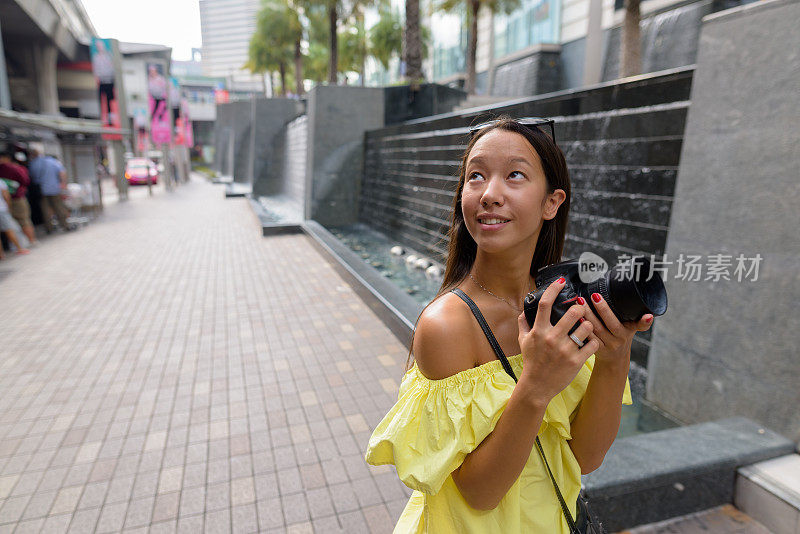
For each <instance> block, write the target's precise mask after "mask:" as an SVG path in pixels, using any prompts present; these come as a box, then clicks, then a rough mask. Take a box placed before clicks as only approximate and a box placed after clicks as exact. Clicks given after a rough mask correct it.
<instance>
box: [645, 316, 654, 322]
mask: <svg viewBox="0 0 800 534" xmlns="http://www.w3.org/2000/svg"><path fill="white" fill-rule="evenodd" d="M652 320H653V318H652V317H648V318H647V319H645V320H644V322H646V323H649V322H650V321H652Z"/></svg>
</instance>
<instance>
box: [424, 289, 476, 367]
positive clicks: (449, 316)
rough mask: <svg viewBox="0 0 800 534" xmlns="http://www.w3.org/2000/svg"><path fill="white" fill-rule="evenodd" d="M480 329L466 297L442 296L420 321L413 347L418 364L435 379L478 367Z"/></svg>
mask: <svg viewBox="0 0 800 534" xmlns="http://www.w3.org/2000/svg"><path fill="white" fill-rule="evenodd" d="M473 323H474V324H473ZM478 329H479V327H478V325H477V322H476V321H475V317H474V316H473V315H472V312H471V311H470V309H469V307H468V306H467V305H466V303H465V302H464V301H463V300H461V299H460V298H459V297H458V296H456V295H454V294H453V293H445V294H444V295H442V296H440V297H439V298H437V299H436V300H434V301H433V302H432V303H431V304H430V305H429V306H428V307H427V308H425V310H424V311H423V312H422V314H421V315H420V317H419V321H418V322H417V328H416V330H415V333H414V345H413V347H412V352H413V353H414V359H415V360H416V362H417V367H419V370H420V371H422V374H423V375H425V376H426V377H427V378H429V379H431V380H439V379H442V378H447V377H448V376H452V375H454V374H456V373H459V372H461V371H465V370H466V369H471V368H472V367H475V364H476V363H477V357H476V349H477V347H478V342H479V341H480V338H478V337H477V336H476V330H478Z"/></svg>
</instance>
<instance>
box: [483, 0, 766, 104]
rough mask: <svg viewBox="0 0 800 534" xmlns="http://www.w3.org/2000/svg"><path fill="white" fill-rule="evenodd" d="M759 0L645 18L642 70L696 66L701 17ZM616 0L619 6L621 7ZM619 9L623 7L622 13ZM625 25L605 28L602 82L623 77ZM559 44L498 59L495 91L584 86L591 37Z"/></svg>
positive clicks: (711, 0) (713, 2)
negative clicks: (623, 27)
mask: <svg viewBox="0 0 800 534" xmlns="http://www.w3.org/2000/svg"><path fill="white" fill-rule="evenodd" d="M752 1H754V0H699V1H693V2H692V1H690V2H684V3H681V4H680V5H671V6H669V7H667V8H664V9H663V10H661V11H657V12H655V13H651V14H647V15H644V16H643V17H642V20H641V42H642V48H641V53H642V72H656V71H661V70H665V69H673V68H679V67H682V66H687V65H692V64H694V62H695V58H696V57H697V45H698V36H699V35H700V26H701V21H702V18H703V17H704V16H706V15H708V14H710V13H714V12H716V11H719V10H722V9H727V8H729V7H733V6H737V5H741V4H747V3H750V2H752ZM621 8H622V6H621V0H617V9H618V10H619V9H621ZM617 13H619V11H617ZM621 35H622V28H621V26H615V27H613V28H609V29H606V30H604V32H603V67H602V78H601V79H602V80H603V81H611V80H614V79H617V78H618V77H619V50H620V40H621ZM556 46H557V51H547V50H546V49H542V48H539V49H537V48H536V47H533V49H532V50H531V51H530V52H529V53H527V54H523V55H522V57H516V56H513V55H512V56H511V57H510V58H498V59H497V60H496V63H495V65H496V66H495V77H494V85H493V87H492V90H491V94H492V95H502V96H508V95H510V96H526V95H536V94H543V93H546V92H548V91H556V90H559V89H566V88H571V87H580V86H582V85H583V73H584V61H585V57H586V55H585V49H586V39H585V38H583V37H582V38H580V39H576V40H574V41H570V42H567V43H563V44H561V45H560V46H558V45H556ZM488 79H489V73H488V71H484V72H481V73H479V74H478V80H477V84H478V92H479V93H486V92H487V90H488Z"/></svg>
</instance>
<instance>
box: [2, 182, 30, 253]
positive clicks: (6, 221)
mask: <svg viewBox="0 0 800 534" xmlns="http://www.w3.org/2000/svg"><path fill="white" fill-rule="evenodd" d="M10 204H11V194H10V193H9V192H8V186H7V185H6V182H5V180H0V232H3V234H5V236H6V237H7V238H8V240H9V241H10V242H11V244H12V245H14V246H15V247H17V252H16V254H19V255H23V254H29V253H30V250H28V249H26V248H24V247H23V246H22V245H21V244H20V242H19V239H17V233H16V232H15V231H14V226H15V222H14V218H13V217H11V213H10V212H9V205H10ZM3 258H5V253H4V252H3V247H2V246H0V260H2V259H3Z"/></svg>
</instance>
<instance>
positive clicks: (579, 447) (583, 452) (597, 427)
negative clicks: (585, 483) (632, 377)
mask: <svg viewBox="0 0 800 534" xmlns="http://www.w3.org/2000/svg"><path fill="white" fill-rule="evenodd" d="M629 363H630V352H628V358H627V360H626V361H623V362H620V363H609V362H605V361H599V362H595V365H594V369H593V370H592V377H591V378H590V379H589V385H588V386H587V388H586V393H585V394H584V396H583V400H582V401H581V405H580V407H579V408H578V413H577V415H576V416H575V419H573V421H572V425H571V428H570V433H571V434H572V439H571V440H570V441H568V442H567V443H569V446H570V449H572V453H573V454H574V455H575V459H576V460H578V464H579V465H580V466H581V474H582V475H585V474H587V473H591V472H592V471H594V470H595V469H597V468H598V467H600V465H601V464H602V463H603V459H604V458H605V456H606V453H607V452H608V449H610V448H611V444H612V443H614V439H615V438H616V437H617V431H618V430H619V423H620V417H621V413H622V404H621V403H620V399H621V398H622V392H623V391H624V389H625V380H627V378H628V364H629Z"/></svg>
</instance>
